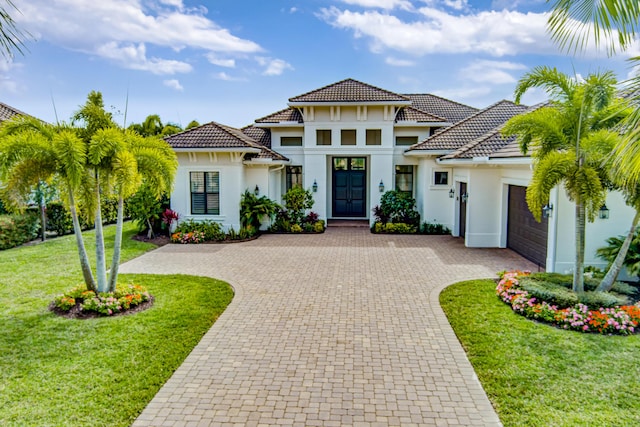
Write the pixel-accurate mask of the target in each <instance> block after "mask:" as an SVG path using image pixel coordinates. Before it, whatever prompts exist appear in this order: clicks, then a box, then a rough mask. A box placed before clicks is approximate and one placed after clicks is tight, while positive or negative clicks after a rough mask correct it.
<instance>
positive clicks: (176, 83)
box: [162, 79, 184, 92]
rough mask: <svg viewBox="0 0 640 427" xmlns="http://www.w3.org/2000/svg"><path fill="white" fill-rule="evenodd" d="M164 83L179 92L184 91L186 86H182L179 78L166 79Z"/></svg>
mask: <svg viewBox="0 0 640 427" xmlns="http://www.w3.org/2000/svg"><path fill="white" fill-rule="evenodd" d="M162 84H164V85H165V86H166V87H170V88H171V89H175V90H177V91H179V92H182V91H183V90H184V88H183V87H182V85H181V84H180V82H179V81H178V80H177V79H169V80H165V81H163V82H162Z"/></svg>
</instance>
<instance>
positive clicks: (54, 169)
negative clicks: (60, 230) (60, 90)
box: [0, 117, 97, 290]
mask: <svg viewBox="0 0 640 427" xmlns="http://www.w3.org/2000/svg"><path fill="white" fill-rule="evenodd" d="M85 164H86V146H85V144H84V143H83V142H82V140H81V139H80V138H78V136H77V135H76V133H75V132H74V131H73V130H71V129H68V128H65V126H64V125H62V126H51V125H49V124H46V123H44V122H41V121H40V120H37V119H34V118H31V117H18V118H16V119H13V120H9V121H7V122H5V123H3V125H2V129H1V130H0V180H2V182H4V183H5V188H4V194H5V195H6V196H7V197H6V200H8V201H9V202H10V203H12V204H14V205H16V206H17V205H19V204H20V203H23V202H24V195H25V194H28V193H29V191H30V189H31V188H33V186H34V185H37V184H38V182H41V181H46V180H49V179H52V178H53V177H58V178H59V180H60V182H62V183H63V185H64V187H65V188H64V189H63V190H64V192H65V193H66V194H67V197H68V204H69V210H70V213H71V218H72V221H73V229H74V232H75V238H76V244H77V247H78V256H79V258H80V267H81V269H82V275H83V277H84V281H85V284H86V285H87V288H88V289H90V290H96V289H97V288H96V283H95V280H94V277H93V273H92V271H91V266H90V264H89V257H88V255H87V251H86V248H85V245H84V240H83V238H82V230H81V228H80V221H79V217H78V210H77V207H76V205H77V202H76V194H77V193H79V192H81V188H82V185H83V183H86V181H87V176H86V170H85Z"/></svg>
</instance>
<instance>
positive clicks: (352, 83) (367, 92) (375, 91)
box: [289, 79, 409, 103]
mask: <svg viewBox="0 0 640 427" xmlns="http://www.w3.org/2000/svg"><path fill="white" fill-rule="evenodd" d="M407 101H409V98H408V97H406V96H404V95H399V94H397V93H393V92H389V91H388V90H384V89H380V88H379V87H375V86H372V85H370V84H367V83H362V82H359V81H357V80H354V79H346V80H342V81H339V82H337V83H333V84H330V85H327V86H324V87H321V88H320V89H315V90H312V91H311V92H307V93H304V94H302V95H298V96H294V97H293V98H289V102H301V103H302V102H391V103H393V102H402V103H406V102H407Z"/></svg>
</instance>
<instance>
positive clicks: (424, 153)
mask: <svg viewBox="0 0 640 427" xmlns="http://www.w3.org/2000/svg"><path fill="white" fill-rule="evenodd" d="M452 151H453V150H411V149H407V150H405V151H404V155H405V156H407V157H433V156H444V155H447V154H451V152H452Z"/></svg>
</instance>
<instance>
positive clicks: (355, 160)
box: [333, 157, 367, 171]
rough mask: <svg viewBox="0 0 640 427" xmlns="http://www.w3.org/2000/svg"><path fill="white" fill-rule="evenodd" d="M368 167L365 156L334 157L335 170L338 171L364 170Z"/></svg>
mask: <svg viewBox="0 0 640 427" xmlns="http://www.w3.org/2000/svg"><path fill="white" fill-rule="evenodd" d="M366 169H367V162H366V159H365V158H364V157H334V158H333V170H336V171H346V170H352V171H363V170H366Z"/></svg>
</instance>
